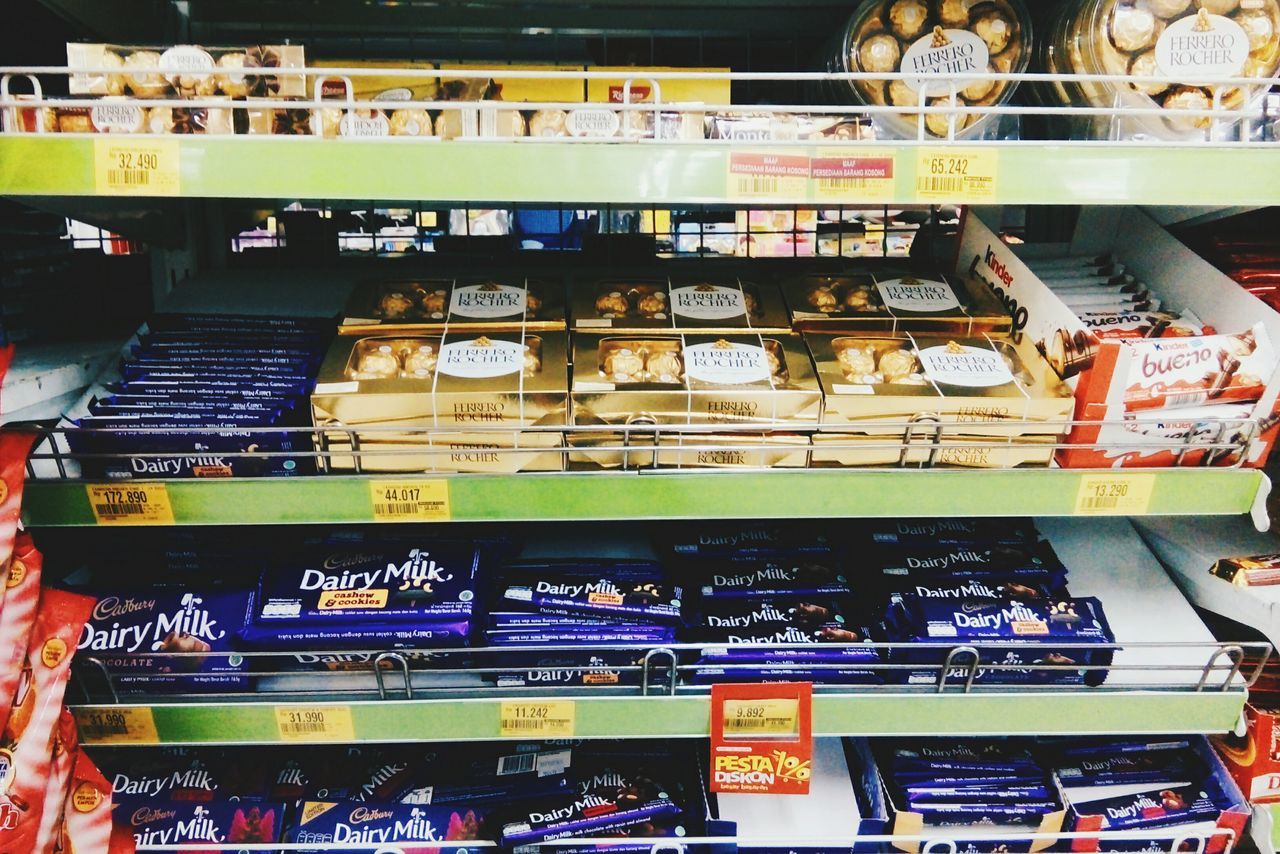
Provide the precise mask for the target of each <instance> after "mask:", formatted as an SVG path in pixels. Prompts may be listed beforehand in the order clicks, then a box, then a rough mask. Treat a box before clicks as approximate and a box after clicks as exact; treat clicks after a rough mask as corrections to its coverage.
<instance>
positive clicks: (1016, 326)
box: [969, 246, 1030, 332]
mask: <svg viewBox="0 0 1280 854" xmlns="http://www.w3.org/2000/svg"><path fill="white" fill-rule="evenodd" d="M979 264H981V265H982V266H983V267H985V268H986V271H985V272H983V271H982V270H981V269H979V266H978V265H979ZM969 276H970V277H971V278H977V279H981V280H982V281H983V282H985V283H986V284H987V287H989V288H991V291H992V293H994V294H995V295H996V297H997V298H998V299H999V300H1000V304H1001V305H1003V306H1004V309H1005V311H1007V312H1009V316H1010V318H1012V321H1013V322H1012V325H1013V331H1014V332H1020V331H1021V330H1023V329H1026V328H1027V321H1028V320H1029V319H1030V316H1029V315H1028V313H1027V309H1026V307H1025V306H1022V305H1019V304H1018V300H1017V299H1015V298H1014V296H1013V295H1012V294H1011V293H1010V290H1011V289H1012V287H1013V273H1012V272H1010V270H1009V267H1008V265H1007V264H1005V263H1004V262H1002V261H1001V260H1000V259H999V258H997V257H996V254H995V250H994V249H992V247H990V246H988V247H987V251H986V252H985V253H984V254H983V255H974V256H973V263H971V264H970V265H969Z"/></svg>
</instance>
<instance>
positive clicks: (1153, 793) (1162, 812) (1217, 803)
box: [1073, 783, 1231, 830]
mask: <svg viewBox="0 0 1280 854" xmlns="http://www.w3.org/2000/svg"><path fill="white" fill-rule="evenodd" d="M1073 803H1074V806H1075V810H1076V813H1077V814H1078V815H1079V816H1081V819H1080V820H1079V821H1080V822H1081V823H1083V822H1084V817H1085V816H1098V817H1100V818H1101V820H1102V823H1101V826H1100V827H1098V828H1097V829H1098V830H1135V829H1139V828H1151V827H1163V826H1167V825H1171V824H1183V823H1186V822H1193V821H1213V820H1215V819H1217V817H1218V815H1219V813H1221V812H1222V811H1223V810H1224V809H1227V808H1229V807H1230V806H1231V801H1230V799H1228V798H1227V797H1226V795H1225V794H1223V793H1222V792H1221V791H1219V790H1218V787H1217V786H1216V785H1212V784H1211V783H1204V784H1201V783H1196V784H1192V785H1179V786H1160V787H1156V788H1152V789H1150V790H1149V791H1145V792H1138V793H1136V794H1128V795H1120V796H1117V797H1112V798H1103V799H1100V800H1095V801H1085V802H1083V803H1081V802H1079V801H1078V800H1076V801H1074V802H1073Z"/></svg>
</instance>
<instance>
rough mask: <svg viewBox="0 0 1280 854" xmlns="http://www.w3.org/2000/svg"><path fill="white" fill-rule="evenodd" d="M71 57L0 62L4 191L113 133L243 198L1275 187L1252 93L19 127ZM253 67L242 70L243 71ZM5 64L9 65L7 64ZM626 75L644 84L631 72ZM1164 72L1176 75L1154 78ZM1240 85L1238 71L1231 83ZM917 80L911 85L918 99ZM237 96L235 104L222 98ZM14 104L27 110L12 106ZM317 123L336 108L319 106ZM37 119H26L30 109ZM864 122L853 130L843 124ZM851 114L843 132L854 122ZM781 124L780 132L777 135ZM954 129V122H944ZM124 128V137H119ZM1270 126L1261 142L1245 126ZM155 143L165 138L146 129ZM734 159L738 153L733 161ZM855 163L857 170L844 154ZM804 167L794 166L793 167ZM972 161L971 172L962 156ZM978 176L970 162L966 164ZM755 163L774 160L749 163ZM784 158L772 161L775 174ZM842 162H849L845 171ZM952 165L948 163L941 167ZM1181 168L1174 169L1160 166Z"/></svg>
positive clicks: (606, 197) (74, 162) (822, 78)
mask: <svg viewBox="0 0 1280 854" xmlns="http://www.w3.org/2000/svg"><path fill="white" fill-rule="evenodd" d="M69 73H70V69H68V68H66V67H62V66H39V67H17V66H15V67H8V68H0V74H4V75H7V76H6V78H5V84H4V92H3V93H0V113H3V114H6V115H7V119H8V120H7V122H6V124H5V127H6V132H5V133H4V134H3V135H0V195H8V196H18V197H32V196H80V197H92V196H104V195H105V196H110V195H118V194H120V192H121V191H120V190H119V189H118V188H113V187H111V186H109V183H110V182H109V181H107V180H104V177H103V173H105V171H106V166H105V165H104V161H103V158H106V157H109V156H110V155H108V154H106V153H105V152H106V151H107V150H108V148H110V147H111V146H113V145H114V146H116V147H117V148H118V147H119V146H121V145H130V144H132V143H135V142H136V143H138V144H144V145H149V146H157V145H163V146H164V152H163V154H162V156H161V158H160V160H161V166H160V170H161V171H163V172H165V173H166V175H165V181H164V182H163V186H162V187H161V185H160V184H157V185H156V186H157V187H161V188H160V189H158V190H157V191H156V192H154V193H151V195H165V196H181V197H192V198H199V197H214V198H249V199H264V200H287V199H298V198H324V199H330V200H341V199H362V200H363V199H370V198H378V199H384V200H388V201H391V200H423V199H431V200H434V201H440V202H472V203H479V202H483V201H492V202H499V201H501V202H509V203H539V202H543V203H561V202H575V203H580V204H600V203H635V204H667V205H676V204H720V203H722V204H730V205H738V204H751V203H757V204H759V203H773V204H810V203H812V204H819V203H823V202H826V203H833V204H838V203H841V202H852V201H862V202H874V203H886V204H910V203H925V204H928V203H931V202H937V201H939V200H941V201H946V202H948V203H984V204H1137V205H1162V206H1179V205H1197V204H1203V203H1204V201H1205V200H1206V199H1212V201H1213V203H1214V204H1215V205H1217V206H1232V207H1236V206H1243V207H1249V206H1254V205H1266V204H1272V203H1275V202H1276V201H1277V200H1280V170H1276V169H1275V168H1273V167H1274V163H1275V158H1276V155H1277V153H1278V152H1280V146H1278V145H1277V144H1276V143H1275V142H1274V136H1275V134H1274V128H1273V125H1274V124H1275V123H1276V119H1275V117H1274V116H1272V115H1269V114H1268V113H1267V112H1266V108H1265V107H1264V106H1263V105H1262V104H1263V103H1264V102H1263V100H1262V99H1258V102H1257V105H1256V106H1254V105H1251V106H1250V107H1248V108H1247V109H1233V110H1227V109H1222V108H1216V109H1209V110H1203V111H1185V113H1186V115H1188V116H1194V115H1200V116H1203V117H1204V118H1205V119H1206V120H1207V121H1208V122H1209V123H1210V124H1211V127H1209V128H1208V129H1206V131H1205V136H1204V138H1203V139H1192V140H1182V141H1162V142H1159V143H1158V144H1155V143H1152V142H1151V141H1147V142H1115V141H1072V140H1068V139H1049V140H1047V141H1017V142H1012V141H999V140H972V139H955V138H934V137H932V136H930V135H928V134H926V132H925V126H924V115H926V114H935V115H944V116H945V115H951V116H962V115H965V114H968V113H979V112H980V113H983V114H992V115H995V116H998V117H1001V118H1002V119H1004V120H1008V121H1014V120H1015V119H1021V118H1023V117H1030V116H1036V117H1039V118H1043V119H1048V120H1053V121H1060V120H1070V119H1075V118H1081V117H1099V116H1103V117H1111V118H1115V119H1119V118H1143V119H1148V120H1150V119H1151V118H1152V117H1154V116H1160V115H1167V113H1165V112H1164V111H1163V110H1161V109H1159V108H1135V107H1121V106H1114V107H1047V106H996V107H967V106H965V105H964V104H963V102H960V103H958V104H949V103H946V102H945V101H944V102H943V103H940V104H939V105H936V106H929V107H924V108H918V107H905V106H856V107H855V106H847V105H841V106H831V105H823V104H813V103H799V104H770V105H752V106H751V107H750V108H749V110H748V109H747V108H744V107H743V106H742V105H732V104H698V105H696V114H697V115H699V116H700V115H702V114H704V113H715V112H717V111H719V112H725V113H734V112H736V113H738V114H744V113H750V114H751V115H755V116H760V115H774V116H777V117H779V118H784V119H789V118H793V117H794V116H795V115H797V114H810V115H826V116H835V117H840V118H842V119H844V120H847V122H848V123H847V124H846V125H845V131H844V132H843V133H842V134H841V135H839V136H832V137H830V138H828V139H821V140H806V141H791V142H777V141H767V142H758V141H735V140H712V139H683V140H671V139H642V138H638V137H635V136H631V137H628V136H626V133H624V134H623V135H621V136H619V137H616V138H612V139H607V140H602V139H589V138H581V139H572V138H560V137H555V138H552V137H546V138H543V137H539V138H521V139H515V140H512V139H497V138H480V137H471V138H461V139H454V140H447V141H442V140H439V139H436V138H431V139H419V138H412V139H410V138H403V137H387V138H381V139H354V138H353V139H323V138H320V137H315V136H205V135H203V134H196V135H173V134H167V135H166V134H162V135H154V134H130V135H127V136H126V137H120V136H118V135H112V136H111V137H110V138H109V137H107V136H104V135H93V134H87V135H85V134H60V133H59V134H55V133H43V132H37V133H30V132H25V133H24V132H18V131H17V130H16V129H17V128H19V127H21V126H23V124H24V122H27V123H30V122H31V121H32V120H31V119H30V118H28V119H25V120H23V119H19V116H20V115H26V116H28V117H29V116H31V115H33V114H32V113H31V112H29V111H31V110H33V109H35V108H38V107H39V106H41V105H44V104H50V105H51V104H55V103H59V104H62V105H65V106H76V105H80V106H83V107H86V108H88V107H92V106H93V104H94V103H96V102H95V101H93V100H87V99H83V98H82V99H70V100H61V101H51V100H46V99H44V98H42V97H41V96H40V94H39V93H40V91H41V90H40V89H39V88H38V87H36V91H35V97H34V98H33V97H31V96H19V95H16V94H9V93H10V92H11V91H14V92H16V91H18V90H20V89H21V88H22V87H23V86H25V85H26V84H22V83H17V82H15V81H16V80H17V79H19V78H25V77H29V78H30V79H32V80H36V79H38V78H42V77H43V78H44V79H49V78H51V77H52V78H57V77H64V76H66V75H68V74H69ZM247 73H249V74H252V73H253V72H251V71H250V72H247ZM299 73H310V74H311V75H312V78H313V79H315V81H316V83H317V85H316V87H315V88H316V90H317V92H318V91H319V85H318V83H319V80H320V78H327V79H334V78H337V77H343V76H345V77H350V78H359V77H360V76H361V75H371V74H377V75H379V76H382V77H387V76H390V77H395V76H397V75H400V76H417V77H419V78H421V77H422V76H423V73H424V72H423V71H422V70H421V69H403V68H401V69H395V68H382V69H371V68H352V69H341V68H336V69H335V68H321V69H299ZM645 74H646V79H645V81H643V82H646V83H654V84H655V89H656V88H657V84H660V83H661V82H663V81H674V80H690V79H702V80H708V79H721V80H722V82H731V83H751V82H779V83H787V84H794V85H795V86H796V87H798V88H802V89H803V87H805V86H815V85H818V84H823V83H831V82H844V81H852V80H855V79H874V80H876V81H878V82H879V81H888V80H892V79H906V75H903V74H877V75H868V74H845V75H830V74H822V73H816V72H792V73H773V72H739V73H726V72H719V73H717V72H705V71H704V72H696V71H687V72H645ZM449 76H450V77H485V76H503V77H506V78H515V77H521V78H531V77H541V78H554V79H560V80H564V79H573V80H583V81H586V80H589V79H592V78H601V79H609V78H612V79H616V78H617V76H618V74H617V72H599V71H594V72H593V71H568V72H555V71H512V70H510V69H507V70H503V69H501V68H495V69H490V70H484V69H474V70H468V71H450V72H449ZM10 78H12V80H11V79H10ZM980 78H981V79H995V80H1004V81H1014V82H1017V83H1019V84H1021V85H1024V86H1030V85H1037V84H1049V83H1063V82H1082V81H1088V82H1107V83H1117V84H1124V85H1127V84H1128V83H1130V82H1134V81H1136V82H1145V81H1156V80H1163V78H1154V77H1152V78H1146V77H1143V78H1129V77H1117V76H1108V75H1048V74H985V75H983V74H978V75H973V76H972V77H971V78H968V79H971V80H978V79H980ZM636 82H637V84H639V83H640V82H642V81H636ZM1163 82H1176V81H1168V80H1163ZM1233 82H1235V83H1239V84H1242V85H1243V84H1245V83H1248V82H1250V81H1246V80H1240V81H1227V80H1224V81H1222V83H1221V84H1220V85H1221V86H1224V87H1225V86H1229V85H1232V83H1233ZM934 85H936V86H937V89H938V91H936V92H934V93H933V95H935V96H937V97H942V98H944V99H945V98H947V97H950V96H952V95H954V85H953V84H947V83H945V82H944V83H938V84H934ZM923 94H924V93H922V97H923ZM131 103H133V104H134V105H136V106H139V107H143V108H146V107H150V106H158V107H176V108H183V109H188V110H195V111H198V110H202V109H227V108H228V104H227V102H226V101H221V102H220V101H216V100H200V99H191V100H181V99H167V100H162V101H148V100H146V99H136V100H134V101H132V102H131ZM255 106H256V107H257V108H259V109H270V108H273V107H279V108H281V109H294V110H297V109H301V110H310V111H313V112H315V113H316V114H319V111H320V110H322V109H323V110H329V111H333V110H335V109H336V110H342V109H354V108H367V107H368V105H367V104H363V103H361V102H344V101H335V100H321V99H320V98H319V97H318V96H317V97H316V98H315V99H312V100H293V101H268V100H261V101H257V102H255ZM397 106H398V107H405V108H407V107H419V108H422V109H428V110H431V111H450V110H454V111H456V110H471V111H473V112H476V111H478V113H479V115H480V116H481V119H482V120H481V123H480V124H481V126H483V116H484V115H485V114H486V113H489V112H494V113H496V111H497V110H499V109H507V110H509V109H511V108H512V106H514V105H513V104H511V103H506V102H500V101H491V102H471V103H465V102H459V101H405V102H397ZM518 106H519V108H520V109H521V110H523V111H525V112H532V111H535V110H539V109H566V110H567V109H574V108H581V107H583V106H584V105H583V104H581V103H578V102H572V103H570V102H554V103H553V102H546V103H541V102H540V103H532V102H521V103H520V104H519V105H518ZM590 107H591V109H593V110H601V109H607V110H615V111H618V112H619V113H622V114H625V115H623V116H621V117H620V121H621V123H622V125H623V126H624V127H627V126H628V124H627V123H628V119H629V116H630V114H631V113H634V112H641V113H648V114H650V116H648V118H649V120H650V121H651V122H652V123H653V124H655V125H657V124H660V121H661V120H660V118H659V117H660V116H661V115H663V114H664V113H665V114H666V115H667V116H672V115H673V114H674V113H675V112H677V111H679V110H680V109H684V110H686V111H687V110H689V109H690V108H689V107H683V108H681V107H678V106H677V107H673V106H672V105H671V104H664V103H662V102H661V101H660V100H655V101H654V102H652V103H644V104H640V103H623V104H592V105H590ZM233 109H238V107H233ZM24 111H26V112H24ZM889 114H894V115H897V116H899V117H904V116H905V117H907V118H909V119H910V120H911V121H913V122H916V123H917V129H918V130H917V137H916V138H915V139H912V140H907V141H896V140H884V139H880V140H876V139H865V138H864V139H860V140H858V141H851V140H849V139H847V138H846V137H847V136H849V135H850V133H853V134H855V135H859V136H864V137H865V136H866V135H868V134H869V133H870V130H871V128H870V125H871V122H872V120H873V119H874V118H876V117H878V116H883V115H889ZM330 121H333V119H332V118H331V119H330ZM36 124H38V123H36ZM856 126H860V127H861V129H860V130H858V129H856ZM851 129H852V130H851ZM779 135H780V136H783V135H784V134H779ZM951 136H954V130H952V132H951ZM122 139H125V140H127V141H126V142H122ZM1267 139H1271V140H1272V141H1270V142H1266V141H1263V142H1258V141H1257V140H1267ZM160 140H163V143H161V142H159V141H160ZM1225 151H1230V156H1231V159H1232V160H1231V162H1232V165H1233V168H1232V169H1230V170H1221V169H1214V168H1206V164H1207V163H1208V158H1211V157H1216V156H1219V155H1221V154H1223V153H1224V152H1225ZM761 156H764V157H781V158H787V160H785V165H786V167H787V169H788V171H787V172H786V173H785V174H786V175H787V176H788V178H787V179H786V180H780V181H778V180H764V181H756V182H752V181H750V180H748V181H746V182H745V183H744V182H743V181H742V180H740V178H741V177H742V176H743V175H744V174H746V175H750V174H751V170H752V169H754V168H756V166H748V165H746V164H747V163H748V161H752V162H754V163H756V164H757V166H758V159H759V158H760V157H761ZM939 156H941V157H953V158H956V157H958V158H961V159H964V160H966V165H965V170H966V171H963V174H967V175H968V176H969V177H970V178H972V179H973V180H963V181H957V182H946V190H945V192H941V193H940V192H939V191H938V188H939V187H940V186H941V185H940V184H938V183H937V182H936V181H932V182H931V181H930V180H928V179H930V178H932V177H934V176H935V175H936V174H938V173H934V172H931V171H930V170H931V169H932V168H933V167H932V166H931V165H930V164H931V163H934V162H935V158H937V157H939ZM818 157H821V158H824V159H825V158H833V157H834V158H848V159H850V160H852V161H859V160H860V161H861V163H862V167H865V168H867V169H870V170H871V171H870V172H866V173H863V172H856V173H849V174H850V175H855V174H856V175H863V176H865V175H870V176H872V177H871V178H870V180H867V179H866V178H865V177H856V178H849V177H847V176H846V177H844V178H841V179H839V180H833V179H831V178H830V177H828V178H826V179H824V178H822V175H823V174H826V173H822V172H821V170H819V171H818V172H814V171H813V159H814V158H818ZM744 158H745V159H744ZM853 168H857V167H853ZM796 169H799V170H800V172H801V173H804V174H803V175H801V176H800V177H797V173H796V172H795V171H794V170H796ZM970 169H971V171H967V170H970ZM979 173H980V174H979ZM759 174H760V175H761V176H767V175H769V173H767V172H760V173H759ZM779 174H783V173H773V175H775V176H776V175H779ZM841 174H844V173H841ZM945 174H946V176H947V177H952V176H954V175H956V174H962V173H957V172H954V171H947V172H946V173H945ZM1171 175H1177V176H1178V180H1176V181H1173V180H1169V176H1171ZM123 192H124V194H126V195H129V196H134V197H137V196H140V195H142V196H145V195H148V193H147V192H146V191H140V189H139V187H137V186H130V187H127V188H125V189H124V191H123Z"/></svg>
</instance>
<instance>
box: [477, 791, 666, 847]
mask: <svg viewBox="0 0 1280 854" xmlns="http://www.w3.org/2000/svg"><path fill="white" fill-rule="evenodd" d="M638 794H639V797H638V798H637V799H635V800H628V801H625V802H624V801H621V800H620V799H618V798H616V797H610V796H605V795H598V794H594V793H590V792H589V793H585V794H577V795H570V796H566V797H563V798H548V799H546V800H545V801H537V802H535V803H534V804H533V805H532V806H531V807H530V808H528V809H521V810H520V812H519V816H518V817H517V818H515V819H514V820H512V821H509V822H507V823H506V824H504V825H503V826H502V842H503V844H504V845H521V844H525V845H527V844H530V843H533V842H540V841H543V840H547V839H562V838H567V837H573V836H597V835H599V836H608V835H610V833H613V832H616V831H619V830H623V829H625V828H628V827H632V826H635V825H637V824H642V823H646V822H650V821H657V820H660V819H662V818H664V817H674V816H676V815H678V814H679V813H680V807H679V806H678V805H677V804H676V803H675V802H674V801H672V800H671V799H670V797H669V796H668V795H667V793H666V792H661V791H652V792H647V791H641V792H639V793H638Z"/></svg>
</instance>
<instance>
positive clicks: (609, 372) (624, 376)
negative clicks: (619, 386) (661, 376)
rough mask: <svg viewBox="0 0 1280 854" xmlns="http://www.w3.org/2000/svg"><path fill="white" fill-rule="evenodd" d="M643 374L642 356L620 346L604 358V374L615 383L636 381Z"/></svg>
mask: <svg viewBox="0 0 1280 854" xmlns="http://www.w3.org/2000/svg"><path fill="white" fill-rule="evenodd" d="M643 374H644V357H643V356H641V355H640V354H639V353H637V352H636V351H634V350H632V349H630V348H628V347H621V348H619V349H617V350H614V351H613V352H612V353H610V354H609V355H607V356H605V359H604V375H605V376H606V377H608V378H609V379H610V380H612V381H613V382H615V383H630V382H636V381H637V380H638V379H639V378H640V377H641V376H642V375H643Z"/></svg>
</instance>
